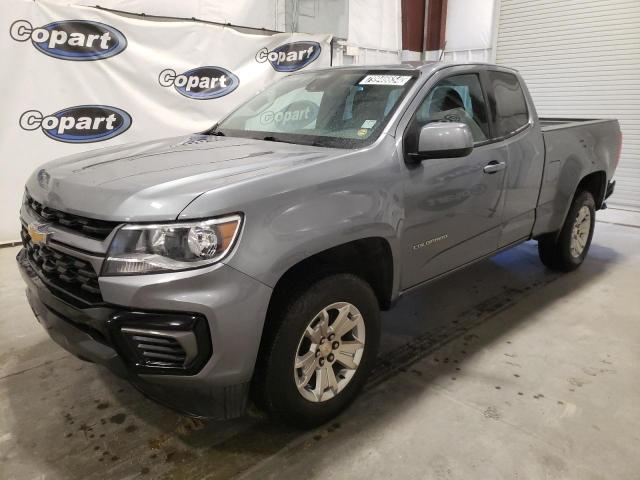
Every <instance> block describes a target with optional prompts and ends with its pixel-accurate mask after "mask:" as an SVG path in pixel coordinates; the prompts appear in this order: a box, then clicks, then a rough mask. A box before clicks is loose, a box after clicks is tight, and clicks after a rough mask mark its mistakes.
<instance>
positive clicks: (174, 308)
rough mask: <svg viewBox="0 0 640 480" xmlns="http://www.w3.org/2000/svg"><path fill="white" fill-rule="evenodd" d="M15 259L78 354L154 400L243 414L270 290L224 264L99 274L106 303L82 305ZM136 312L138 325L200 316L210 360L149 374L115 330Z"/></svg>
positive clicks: (49, 323) (201, 411)
mask: <svg viewBox="0 0 640 480" xmlns="http://www.w3.org/2000/svg"><path fill="white" fill-rule="evenodd" d="M17 261H18V264H19V267H20V273H21V275H22V277H23V279H24V281H25V283H26V284H27V298H28V300H29V304H30V305H31V308H32V310H33V312H34V314H35V315H36V318H37V319H38V321H39V322H40V324H41V325H42V326H43V327H44V328H45V330H46V331H47V333H48V334H49V336H50V337H51V338H52V339H53V340H54V341H55V342H56V343H58V344H59V345H60V346H62V347H63V348H65V349H66V350H68V351H69V352H71V353H72V354H74V355H75V356H77V357H79V358H81V359H84V360H88V361H91V362H94V363H98V364H101V365H104V366H106V367H108V368H109V369H110V370H111V371H112V372H114V373H115V374H117V375H119V376H120V377H123V378H126V379H127V380H129V381H130V382H131V383H132V384H133V385H134V386H136V387H137V388H138V389H139V390H141V391H142V392H143V393H145V394H146V395H148V396H149V397H151V398H153V399H154V400H156V401H158V402H160V403H162V404H164V405H167V406H169V407H171V408H174V409H176V410H179V411H181V412H183V413H186V414H189V415H193V416H198V417H205V418H212V419H228V418H233V417H237V416H239V415H241V414H242V413H243V412H244V409H245V407H246V403H247V397H248V391H249V384H250V381H251V377H252V374H253V368H254V364H255V360H256V356H257V352H258V348H259V345H260V338H261V335H262V327H263V323H264V316H265V313H266V310H267V305H268V301H269V298H270V294H271V289H270V288H268V287H266V286H265V285H263V284H261V283H260V282H258V281H256V280H254V279H252V278H251V277H248V276H247V275H244V274H242V273H240V272H238V271H237V270H234V269H233V268H231V267H228V266H226V265H223V264H218V265H215V266H213V267H210V268H206V269H200V270H193V271H189V272H180V273H171V274H158V275H147V276H136V277H106V278H105V279H100V282H101V289H102V291H103V296H104V300H105V302H104V303H103V304H101V305H99V306H92V307H89V308H78V307H77V306H73V305H71V304H69V303H66V302H65V301H63V300H62V299H61V298H59V297H58V296H56V295H54V293H52V291H51V290H50V289H49V288H48V287H47V286H46V285H45V283H43V281H42V280H41V279H40V277H39V276H38V274H37V273H36V272H35V271H34V269H33V268H32V266H31V264H30V263H29V260H28V258H27V256H26V255H25V252H24V250H22V251H21V252H20V253H19V254H18V257H17ZM132 312H135V313H134V315H135V317H136V321H137V322H138V325H140V324H142V325H144V322H145V321H146V319H148V321H149V324H150V325H152V324H153V322H156V323H157V321H158V319H159V318H162V316H163V315H166V314H167V313H174V314H180V315H183V312H189V315H197V316H199V317H201V318H202V319H203V321H205V322H206V324H207V327H208V332H207V335H210V337H211V338H209V339H207V341H208V342H209V343H208V345H210V352H208V353H207V358H205V359H204V360H205V361H204V362H202V364H201V365H198V367H197V371H190V372H186V373H185V374H172V373H171V372H166V371H165V372H159V373H155V372H153V371H151V373H149V370H148V369H147V370H145V369H141V368H140V367H139V366H136V365H135V364H133V363H132V362H131V359H130V356H128V355H127V354H126V352H125V351H124V350H123V348H122V342H120V341H118V338H117V337H115V336H114V334H113V328H111V326H113V322H114V321H117V320H118V319H119V318H122V317H125V318H126V317H130V316H131V313H132ZM158 312H159V313H158ZM205 331H206V330H205Z"/></svg>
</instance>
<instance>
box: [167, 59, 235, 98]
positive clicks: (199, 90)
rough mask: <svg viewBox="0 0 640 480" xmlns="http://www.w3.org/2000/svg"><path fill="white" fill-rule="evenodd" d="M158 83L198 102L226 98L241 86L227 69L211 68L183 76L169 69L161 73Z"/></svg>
mask: <svg viewBox="0 0 640 480" xmlns="http://www.w3.org/2000/svg"><path fill="white" fill-rule="evenodd" d="M158 82H159V83H160V85H162V86H163V87H174V88H175V89H176V91H177V92H178V93H179V94H180V95H184V96H185V97H189V98H194V99H196V100H210V99H212V98H219V97H224V96H225V95H228V94H230V93H231V92H233V91H234V90H235V89H236V88H238V85H240V79H239V78H238V77H236V76H235V75H234V74H233V73H231V72H230V71H229V70H227V69H226V68H222V67H209V66H207V67H197V68H193V69H191V70H189V71H188V72H184V73H181V74H177V73H176V71H175V70H172V69H170V68H167V69H165V70H163V71H162V72H160V75H159V76H158Z"/></svg>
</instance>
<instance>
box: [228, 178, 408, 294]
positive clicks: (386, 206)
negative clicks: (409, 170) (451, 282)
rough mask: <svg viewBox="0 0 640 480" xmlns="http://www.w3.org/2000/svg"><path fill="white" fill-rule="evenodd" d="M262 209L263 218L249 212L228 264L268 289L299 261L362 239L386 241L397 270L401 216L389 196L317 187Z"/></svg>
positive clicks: (377, 190) (362, 190)
mask: <svg viewBox="0 0 640 480" xmlns="http://www.w3.org/2000/svg"><path fill="white" fill-rule="evenodd" d="M274 207H275V206H274ZM263 208H264V209H265V213H264V214H262V215H260V214H259V213H258V212H247V214H246V216H245V228H244V230H243V232H242V235H241V238H240V242H239V247H238V251H237V252H235V253H234V255H232V256H231V257H230V258H229V260H228V261H227V263H228V265H230V266H231V267H233V268H237V269H238V270H240V271H242V272H244V273H246V274H248V275H251V276H252V277H254V278H256V279H258V280H260V281H261V282H263V283H264V284H266V285H268V286H270V287H274V286H275V285H276V283H277V282H278V280H279V279H280V278H281V277H282V275H283V274H284V273H285V272H286V271H287V270H289V269H290V268H291V267H293V266H294V265H296V264H297V263H299V262H300V261H302V260H304V259H306V258H309V257H311V256H313V255H315V254H317V253H320V252H322V251H324V250H327V249H329V248H332V247H336V246H338V245H342V244H345V243H348V242H352V241H354V240H360V239H364V238H370V237H380V238H383V239H385V240H386V241H387V242H389V245H390V247H391V252H392V255H393V260H394V262H393V264H394V270H395V269H396V268H397V266H398V265H399V261H397V259H396V256H397V252H398V241H397V238H398V230H399V228H400V222H401V220H402V211H401V210H400V209H399V208H398V207H397V201H396V199H395V198H394V194H393V193H392V192H389V191H386V190H384V189H375V190H374V189H371V188H367V189H351V190H334V191H326V189H325V188H321V189H317V190H316V191H314V192H308V193H307V194H306V195H301V196H300V197H299V198H298V199H297V200H296V201H294V202H291V203H290V204H286V205H281V206H279V207H275V208H273V209H268V208H266V206H263ZM396 273H397V272H395V271H394V278H397V277H398V275H396Z"/></svg>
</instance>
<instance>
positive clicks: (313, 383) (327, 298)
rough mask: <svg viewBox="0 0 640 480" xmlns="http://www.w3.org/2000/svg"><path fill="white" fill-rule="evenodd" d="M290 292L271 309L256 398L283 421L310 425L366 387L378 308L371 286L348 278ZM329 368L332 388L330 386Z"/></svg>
mask: <svg viewBox="0 0 640 480" xmlns="http://www.w3.org/2000/svg"><path fill="white" fill-rule="evenodd" d="M287 293H291V294H292V297H291V298H290V300H288V301H287V302H285V303H283V304H282V305H281V307H280V308H278V309H277V310H276V311H275V312H270V316H271V318H270V319H268V320H269V329H268V331H267V332H265V335H266V336H265V338H264V340H263V342H264V343H265V344H264V345H263V348H262V350H261V353H260V355H259V358H258V364H257V365H256V375H255V378H254V386H255V388H254V400H255V401H256V403H257V404H258V405H260V406H261V407H263V408H265V409H266V410H267V412H268V413H269V414H271V415H272V416H275V417H277V418H279V419H280V420H282V421H284V422H285V423H288V424H289V425H293V426H295V427H300V428H310V427H314V426H317V425H320V424H322V423H325V422H327V421H329V420H330V419H332V418H334V417H335V416H336V415H338V414H339V413H340V412H341V411H342V410H344V409H345V408H346V407H347V406H348V405H349V404H350V403H351V402H352V401H353V400H354V399H355V397H356V396H357V394H358V392H359V391H360V390H361V389H362V387H363V386H364V384H365V381H366V379H367V376H368V374H369V372H370V371H371V369H372V367H373V365H374V363H375V359H376V355H377V352H378V346H379V343H380V311H379V308H378V301H377V298H376V296H375V294H374V292H373V290H372V288H371V287H370V286H369V284H368V283H366V282H365V281H364V280H362V279H360V278H359V277H356V276H354V275H351V274H344V273H341V274H334V275H330V276H326V277H324V278H322V279H320V280H317V281H315V282H313V283H312V284H311V285H310V286H308V287H307V288H302V289H300V290H299V291H298V293H293V292H291V291H290V290H288V291H287ZM323 312H326V315H325V314H324V313H323ZM340 312H343V315H342V316H340ZM358 314H359V315H358ZM274 317H275V318H274ZM339 319H342V320H341V321H340V322H338V320H339ZM338 323H340V325H338ZM325 324H326V326H327V328H326V329H325V330H324V331H323V325H325ZM352 325H353V328H352V329H351V330H349V331H348V332H346V333H342V334H341V335H340V336H339V337H338V336H336V335H337V334H339V333H340V332H343V331H344V329H347V328H351V327H352ZM308 327H309V328H308ZM341 327H342V328H341ZM332 332H333V333H332ZM332 334H333V335H334V337H333V339H332V340H329V338H332V337H331V335H332ZM312 338H313V340H312ZM322 338H324V339H325V340H322ZM360 340H362V342H361V343H362V346H360ZM314 342H315V343H314ZM336 345H339V347H336ZM347 349H349V352H347ZM345 352H347V353H345ZM351 352H352V353H353V356H351ZM310 354H311V355H310ZM341 361H343V362H345V364H344V365H343V364H342V363H341ZM295 362H298V365H299V367H300V368H295ZM321 363H322V365H321ZM356 363H357V365H356ZM346 364H350V367H353V366H354V365H355V370H353V369H352V368H347V366H346ZM329 369H331V371H333V372H334V378H335V380H336V382H335V383H333V382H330V381H329V377H330V374H329V373H328V372H329ZM310 371H312V373H310V374H309V372H310ZM305 372H306V373H307V375H305ZM324 372H327V373H326V374H325V373H324ZM352 372H353V373H352ZM319 375H321V378H320V379H319ZM341 375H342V376H343V377H342V378H341ZM307 378H308V379H309V381H308V383H306V381H307ZM318 382H319V383H318ZM255 397H257V398H255Z"/></svg>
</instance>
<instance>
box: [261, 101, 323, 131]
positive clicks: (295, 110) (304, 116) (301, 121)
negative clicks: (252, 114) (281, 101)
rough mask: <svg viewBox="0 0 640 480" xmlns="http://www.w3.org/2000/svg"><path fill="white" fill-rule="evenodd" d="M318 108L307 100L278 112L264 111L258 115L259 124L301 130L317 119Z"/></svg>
mask: <svg viewBox="0 0 640 480" xmlns="http://www.w3.org/2000/svg"><path fill="white" fill-rule="evenodd" d="M318 110H319V108H318V106H317V105H316V104H315V103H313V102H309V101H307V100H299V101H297V102H293V103H291V104H289V105H288V106H287V107H285V108H283V109H282V110H280V111H277V112H274V111H272V110H267V111H265V112H264V113H263V114H262V115H260V123H262V124H263V125H269V124H271V123H272V124H274V125H275V126H276V127H277V128H282V127H287V128H289V129H301V128H304V127H306V126H308V125H309V124H311V123H312V122H315V120H316V118H317V117H318Z"/></svg>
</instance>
